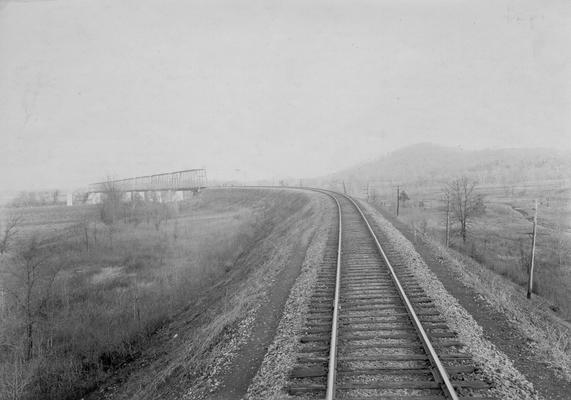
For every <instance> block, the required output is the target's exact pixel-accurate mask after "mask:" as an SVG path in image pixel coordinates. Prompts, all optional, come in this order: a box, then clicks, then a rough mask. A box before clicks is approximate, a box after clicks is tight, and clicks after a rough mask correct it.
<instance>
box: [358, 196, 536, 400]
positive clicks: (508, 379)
mask: <svg viewBox="0 0 571 400" xmlns="http://www.w3.org/2000/svg"><path fill="white" fill-rule="evenodd" d="M361 206H362V208H363V210H364V211H365V212H366V214H367V215H368V217H369V218H370V219H371V222H373V223H374V225H375V230H376V231H377V232H379V233H380V234H381V235H383V236H384V237H385V238H386V240H387V242H388V243H387V244H386V245H387V246H388V247H390V248H391V249H393V250H397V251H398V253H399V255H400V257H401V258H402V260H403V261H404V262H405V264H406V265H408V266H409V269H410V271H411V272H412V273H414V274H415V275H416V277H417V279H418V280H419V282H423V283H424V289H425V292H426V294H427V295H428V296H429V297H431V298H432V299H433V301H434V304H435V305H436V307H437V308H438V310H439V311H440V312H441V313H442V315H443V317H444V318H445V319H446V321H447V323H448V325H449V326H450V328H451V329H453V330H454V331H456V332H457V333H458V338H459V339H460V340H461V341H462V342H463V343H464V344H465V345H466V349H467V351H468V352H469V353H470V354H471V355H472V357H473V360H474V362H475V364H476V365H477V366H478V367H479V368H480V370H481V371H482V374H483V376H484V377H485V378H486V380H487V381H489V382H491V383H492V389H491V390H490V392H491V393H490V394H491V395H493V396H494V397H496V398H498V399H514V400H515V399H539V398H540V397H539V395H538V394H537V392H536V391H535V390H534V388H533V385H532V384H531V383H530V382H528V381H527V380H526V379H525V377H524V376H523V375H522V374H521V373H520V372H519V371H518V370H517V369H516V368H515V367H514V366H513V364H512V362H511V361H510V360H509V358H508V357H507V356H506V355H505V354H504V353H503V352H501V351H499V350H498V349H497V348H496V346H495V345H494V344H493V343H491V342H490V341H488V340H486V339H485V338H484V337H483V331H482V327H481V326H480V325H478V323H477V322H476V321H475V320H474V319H473V318H472V316H471V315H470V314H469V313H468V312H467V311H466V310H465V309H464V308H463V307H462V306H461V305H460V304H459V303H458V301H457V300H456V299H455V298H454V297H453V296H451V295H450V294H449V293H448V292H447V291H446V289H445V288H444V286H443V285H442V283H441V282H440V281H439V280H438V279H437V277H436V276H435V275H434V274H433V273H432V271H430V269H429V268H428V266H427V265H426V263H425V262H424V261H423V260H422V258H421V257H420V255H419V254H418V253H417V252H416V250H415V249H414V246H413V245H412V243H411V242H410V241H408V240H407V239H406V238H405V237H404V236H403V235H402V234H401V233H400V232H399V231H398V230H397V229H396V228H394V227H393V226H392V225H391V224H390V223H389V222H388V221H387V220H386V219H385V218H384V217H383V216H382V215H380V213H378V212H377V211H376V210H375V209H374V208H372V207H371V206H369V205H368V204H364V203H362V202H361Z"/></svg>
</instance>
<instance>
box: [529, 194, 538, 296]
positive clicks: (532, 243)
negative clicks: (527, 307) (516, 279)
mask: <svg viewBox="0 0 571 400" xmlns="http://www.w3.org/2000/svg"><path fill="white" fill-rule="evenodd" d="M536 232H537V199H536V200H535V213H534V215H533V233H532V237H531V260H530V265H529V280H528V282H527V298H528V299H530V298H531V292H532V291H533V267H534V262H535V236H536Z"/></svg>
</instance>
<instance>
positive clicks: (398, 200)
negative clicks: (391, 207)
mask: <svg viewBox="0 0 571 400" xmlns="http://www.w3.org/2000/svg"><path fill="white" fill-rule="evenodd" d="M399 206H400V186H398V185H397V217H398V216H399Z"/></svg>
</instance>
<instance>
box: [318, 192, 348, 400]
mask: <svg viewBox="0 0 571 400" xmlns="http://www.w3.org/2000/svg"><path fill="white" fill-rule="evenodd" d="M310 190H314V191H316V192H320V193H323V194H325V195H327V196H329V197H331V198H332V199H333V201H335V204H337V215H339V234H338V239H337V267H336V271H335V297H334V299H333V321H332V324H331V340H330V342H329V364H328V369H327V387H326V390H325V400H333V399H334V398H335V380H336V378H337V331H338V323H339V292H340V287H341V245H342V238H343V221H342V213H341V204H340V203H339V200H337V198H336V197H335V196H334V195H333V194H332V193H331V192H329V191H326V190H320V189H310Z"/></svg>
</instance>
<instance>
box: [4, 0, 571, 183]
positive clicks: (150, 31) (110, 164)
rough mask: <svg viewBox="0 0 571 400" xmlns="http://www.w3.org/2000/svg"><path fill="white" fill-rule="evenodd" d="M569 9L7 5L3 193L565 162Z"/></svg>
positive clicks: (448, 1) (533, 5)
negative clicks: (450, 163)
mask: <svg viewBox="0 0 571 400" xmlns="http://www.w3.org/2000/svg"><path fill="white" fill-rule="evenodd" d="M570 18H571V3H569V2H566V1H547V2H543V3H541V4H539V3H537V2H534V1H530V0H526V1H483V2H476V3H475V2H469V1H452V0H444V1H437V2H433V3H430V4H427V3H426V2H422V1H412V0H411V1H404V2H402V1H356V2H351V3H347V2H342V1H333V2H331V1H327V2H326V1H314V2H310V3H308V2H302V1H290V2H287V3H282V2H278V1H226V0H219V1H209V2H200V1H182V0H169V1H159V0H138V1H134V0H123V1H116V0H85V1H81V2H78V1H74V0H53V1H15V0H13V1H8V2H7V1H2V0H0V58H1V59H2V62H1V63H0V93H2V96H0V132H2V139H3V141H2V147H0V168H1V169H2V171H3V173H2V177H1V179H0V190H3V191H6V190H8V191H16V190H23V189H41V188H65V187H72V188H73V187H78V186H83V185H86V184H88V183H91V182H94V181H99V180H101V179H102V178H105V177H106V176H108V175H113V176H116V177H121V178H123V177H131V176H139V175H149V174H155V173H162V172H169V171H175V170H181V169H191V168H202V167H204V168H206V169H207V171H208V176H209V178H210V179H212V180H217V179H220V180H225V179H241V180H256V179H268V180H271V179H280V178H284V177H295V178H310V177H316V176H321V175H326V174H329V173H333V172H336V171H339V170H342V169H344V168H347V167H350V166H353V165H355V164H359V163H362V162H366V161H369V160H373V159H375V158H378V157H380V156H382V155H384V154H387V153H389V152H392V151H394V150H397V149H399V148H402V147H405V146H408V145H412V144H416V143H421V142H430V143H434V144H437V145H443V146H450V147H461V148H463V149H466V150H477V149H486V148H521V147H525V148H538V147H541V148H554V149H563V150H571V137H570V132H569V131H570V127H571V113H570V112H569V110H571V79H570V78H571V64H570V61H571V50H570V49H571V43H570V42H571V25H570V24H568V21H569V20H570Z"/></svg>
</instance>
